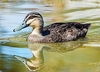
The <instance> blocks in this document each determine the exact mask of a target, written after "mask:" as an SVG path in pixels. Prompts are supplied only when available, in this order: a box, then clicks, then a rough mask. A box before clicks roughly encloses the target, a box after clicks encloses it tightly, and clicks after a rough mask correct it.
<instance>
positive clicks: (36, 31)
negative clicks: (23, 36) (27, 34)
mask: <svg viewBox="0 0 100 72" xmlns="http://www.w3.org/2000/svg"><path fill="white" fill-rule="evenodd" d="M42 31H43V27H36V28H34V29H33V31H32V33H31V34H32V35H42Z"/></svg>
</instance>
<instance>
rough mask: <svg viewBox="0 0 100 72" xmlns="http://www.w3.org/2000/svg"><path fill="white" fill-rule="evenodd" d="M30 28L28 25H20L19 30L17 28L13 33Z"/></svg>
mask: <svg viewBox="0 0 100 72" xmlns="http://www.w3.org/2000/svg"><path fill="white" fill-rule="evenodd" d="M28 26H29V25H28V24H25V23H23V24H22V25H20V26H18V27H17V28H15V29H14V30H13V32H16V31H20V30H22V29H24V28H26V27H28Z"/></svg>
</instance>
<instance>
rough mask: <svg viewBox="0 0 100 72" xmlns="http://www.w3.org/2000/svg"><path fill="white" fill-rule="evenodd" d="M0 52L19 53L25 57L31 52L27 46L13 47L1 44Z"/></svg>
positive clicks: (30, 55)
mask: <svg viewBox="0 0 100 72" xmlns="http://www.w3.org/2000/svg"><path fill="white" fill-rule="evenodd" d="M0 54H7V55H19V56H22V57H27V58H31V57H32V53H31V51H30V50H29V49H28V48H15V47H9V46H1V51H0Z"/></svg>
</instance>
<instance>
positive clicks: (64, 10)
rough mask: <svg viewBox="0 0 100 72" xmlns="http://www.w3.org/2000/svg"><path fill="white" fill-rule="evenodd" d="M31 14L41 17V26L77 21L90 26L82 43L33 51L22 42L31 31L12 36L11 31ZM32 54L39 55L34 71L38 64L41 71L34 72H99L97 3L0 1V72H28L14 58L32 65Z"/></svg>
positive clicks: (99, 16)
mask: <svg viewBox="0 0 100 72" xmlns="http://www.w3.org/2000/svg"><path fill="white" fill-rule="evenodd" d="M32 11H35V12H39V13H41V14H42V15H43V18H44V21H45V26H46V25H49V24H51V23H53V22H69V21H77V22H88V23H92V27H91V29H89V31H88V34H87V36H86V38H84V39H81V40H78V41H75V42H73V41H72V42H67V43H61V44H49V45H47V44H42V46H41V44H38V45H37V46H39V47H36V46H35V44H32V45H30V44H28V43H27V42H26V37H27V36H28V34H29V33H30V32H31V31H32V29H31V28H30V27H29V28H26V29H24V30H22V31H20V32H16V33H14V32H13V31H12V30H13V29H14V28H16V27H17V26H19V25H20V24H21V23H22V21H23V19H24V17H25V16H26V14H27V13H29V12H32ZM31 46H32V47H31ZM34 48H37V49H34ZM39 48H40V51H38V49H39ZM42 49H43V50H42ZM34 50H35V51H37V52H38V53H39V54H40V55H39V57H40V60H37V62H38V64H39V65H38V67H40V66H41V65H40V64H42V67H41V68H36V69H37V71H38V72H100V65H99V64H100V56H99V55H100V2H99V1H98V0H81V1H80V0H58V1H56V0H50V1H49V0H34V1H25V0H22V1H20V2H19V1H11V0H9V1H7V0H5V1H3V0H1V1H0V72H28V70H27V68H26V66H25V65H24V64H23V63H22V62H21V61H20V60H18V59H17V58H15V57H14V55H17V56H20V57H25V58H28V59H29V60H32V61H34V56H35V54H34V52H35V51H34ZM41 55H42V57H41ZM33 65H34V62H33Z"/></svg>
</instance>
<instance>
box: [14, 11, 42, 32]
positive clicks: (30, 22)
mask: <svg viewBox="0 0 100 72" xmlns="http://www.w3.org/2000/svg"><path fill="white" fill-rule="evenodd" d="M43 24H44V21H43V17H42V16H41V14H39V13H38V12H31V13H29V14H27V16H26V17H25V19H24V20H23V22H22V24H21V25H20V26H19V27H17V28H16V29H14V30H13V31H14V32H16V31H20V30H22V29H24V28H26V27H28V26H31V27H33V28H36V27H43Z"/></svg>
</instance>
